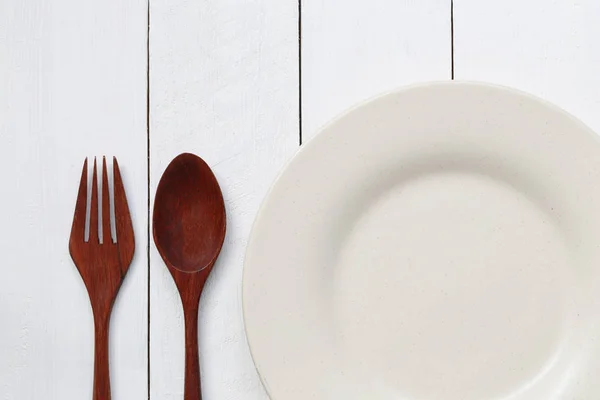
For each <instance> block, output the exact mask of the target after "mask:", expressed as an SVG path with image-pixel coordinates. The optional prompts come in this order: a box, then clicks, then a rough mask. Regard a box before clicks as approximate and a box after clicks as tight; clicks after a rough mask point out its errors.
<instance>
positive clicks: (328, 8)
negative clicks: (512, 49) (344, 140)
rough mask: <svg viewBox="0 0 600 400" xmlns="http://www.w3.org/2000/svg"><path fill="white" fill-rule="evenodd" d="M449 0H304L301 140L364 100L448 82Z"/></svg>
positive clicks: (309, 136) (449, 52)
mask: <svg viewBox="0 0 600 400" xmlns="http://www.w3.org/2000/svg"><path fill="white" fill-rule="evenodd" d="M450 43H451V41H450V0H426V1H410V0H400V1H398V0H374V1H363V0H354V1H344V2H343V4H342V3H340V2H337V1H331V0H304V1H303V2H302V48H303V51H302V128H303V139H304V141H306V140H309V139H310V138H311V137H313V136H314V135H315V134H316V133H317V132H318V130H319V129H320V128H321V127H322V126H323V125H324V124H326V123H327V122H328V121H329V120H331V119H332V118H334V117H335V116H337V115H339V114H340V113H341V112H343V111H345V110H346V109H348V107H352V106H354V105H355V104H357V103H359V102H362V101H364V100H365V99H367V98H370V97H372V96H375V95H378V94H380V93H382V92H388V91H390V90H393V89H395V88H397V87H399V86H404V85H408V84H413V83H415V82H421V81H431V80H445V79H450V71H451V63H450V54H451V51H450Z"/></svg>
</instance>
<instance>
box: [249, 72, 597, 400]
mask: <svg viewBox="0 0 600 400" xmlns="http://www.w3.org/2000/svg"><path fill="white" fill-rule="evenodd" d="M243 300H244V317H245V324H246V330H247V335H248V340H249V344H250V348H251V352H252V356H253V358H254V361H255V364H256V366H257V368H258V371H259V373H260V375H261V377H262V380H263V382H264V384H265V386H266V388H267V391H268V392H269V394H270V396H271V398H272V399H273V400H306V399H312V400H331V399H344V400H349V399H357V400H359V399H360V400H364V399H369V400H374V399H382V400H387V399H390V400H391V399H400V400H417V399H419V400H482V399H495V400H500V399H502V400H509V399H510V400H525V399H526V400H549V399H557V400H558V399H598V398H600V383H599V382H600V380H599V377H600V138H599V137H597V136H596V135H595V134H594V133H593V132H592V131H591V130H590V129H588V128H587V127H586V126H584V125H583V124H582V123H580V122H578V121H577V120H576V119H574V118H573V117H571V116H570V115H568V114H567V113H565V112H563V111H561V110H560V109H558V108H556V107H554V106H552V105H550V104H548V103H546V102H544V101H542V100H539V99H537V98H534V97H532V96H529V95H526V94H523V93H519V92H516V91H513V90H509V89H505V88H500V87H494V86H487V85H481V84H471V83H450V82H448V83H436V84H428V85H422V86H417V87H411V88H408V89H404V90H401V91H398V92H394V93H391V94H387V95H384V96H382V97H379V98H376V99H374V100H371V101H369V102H367V103H365V104H362V105H361V106H359V107H357V108H354V109H353V110H351V111H349V112H348V113H346V114H344V115H343V116H342V117H340V118H338V119H337V120H335V121H334V122H333V123H331V124H330V125H328V126H327V127H325V128H324V129H323V131H322V132H321V133H320V134H319V135H317V136H316V137H315V138H314V139H313V140H312V141H310V142H309V143H308V144H306V145H305V146H303V147H302V148H301V150H300V151H299V152H298V154H297V155H296V156H295V157H294V159H293V160H292V161H291V162H290V163H289V164H288V165H287V167H286V168H285V170H284V171H283V173H282V174H281V175H280V177H279V178H278V179H277V181H276V183H275V184H274V186H273V187H272V189H271V190H270V192H269V194H268V195H267V197H266V199H265V201H264V203H263V205H262V207H261V210H260V212H259V214H258V217H257V219H256V222H255V225H254V228H253V230H252V234H251V238H250V241H249V244H248V250H247V255H246V262H245V269H244V282H243Z"/></svg>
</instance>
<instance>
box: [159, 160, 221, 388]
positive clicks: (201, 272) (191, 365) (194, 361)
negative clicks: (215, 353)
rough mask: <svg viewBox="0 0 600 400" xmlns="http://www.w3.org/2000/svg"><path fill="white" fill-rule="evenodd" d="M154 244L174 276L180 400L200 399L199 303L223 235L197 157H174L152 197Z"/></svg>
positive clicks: (213, 182) (217, 206) (213, 190)
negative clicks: (181, 363)
mask: <svg viewBox="0 0 600 400" xmlns="http://www.w3.org/2000/svg"><path fill="white" fill-rule="evenodd" d="M153 234H154V243H155V244H156V247H157V248H158V252H159V253H160V255H161V256H162V258H163V260H164V261H165V264H166V265H167V267H168V268H169V271H171V275H172V276H173V279H174V280H175V284H176V285H177V289H178V290H179V295H180V296H181V302H182V304H183V312H184V316H185V390H184V396H183V397H184V399H185V400H201V399H202V392H201V388H200V364H199V360H198V304H199V302H200V295H201V294H202V289H203V288H204V284H205V282H206V278H208V275H209V274H210V271H211V269H212V267H213V265H214V264H215V261H216V259H217V256H218V255H219V252H220V251H221V247H222V246H223V240H224V239H225V204H224V203H223V195H222V194H221V188H220V187H219V183H218V182H217V179H216V178H215V175H214V174H213V173H212V171H211V169H210V167H209V166H208V165H207V164H206V163H205V162H204V160H202V159H201V158H200V157H198V156H195V155H194V154H189V153H184V154H180V155H179V156H177V157H176V158H175V159H174V160H173V161H171V163H170V164H169V166H168V167H167V169H166V170H165V172H164V173H163V176H162V178H161V179H160V182H159V184H158V188H157V190H156V197H155V199H154V214H153Z"/></svg>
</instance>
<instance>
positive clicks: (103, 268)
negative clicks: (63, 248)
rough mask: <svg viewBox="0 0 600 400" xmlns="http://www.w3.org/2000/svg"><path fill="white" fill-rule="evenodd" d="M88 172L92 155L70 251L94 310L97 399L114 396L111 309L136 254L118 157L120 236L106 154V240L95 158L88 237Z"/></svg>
mask: <svg viewBox="0 0 600 400" xmlns="http://www.w3.org/2000/svg"><path fill="white" fill-rule="evenodd" d="M87 176H88V172H87V158H86V160H85V162H84V163H83V172H82V173H81V181H80V183H79V194H78V195H77V203H76V205H75V215H74V217H73V226H72V228H71V238H70V240H69V252H70V253H71V258H72V259H73V262H75V265H76V266H77V269H78V270H79V273H80V274H81V277H82V278H83V282H84V283H85V286H86V288H87V291H88V295H89V296H90V302H91V304H92V312H93V314H94V330H95V342H94V346H95V354H94V392H93V393H94V400H110V374H109V369H108V332H109V323H110V312H111V310H112V306H113V303H114V301H115V298H116V297H117V292H118V291H119V288H120V287H121V283H122V282H123V278H124V277H125V273H126V272H127V269H128V268H129V264H130V263H131V259H132V258H133V251H134V247H135V242H134V238H133V226H132V224H131V217H130V216H129V207H128V206H127V198H126V197H125V189H124V188H123V181H122V180H121V173H120V171H119V164H117V159H116V158H113V177H114V208H115V222H116V232H117V237H116V241H113V240H112V238H111V229H110V205H109V190H108V175H107V171H106V159H105V158H103V159H102V241H100V236H99V227H98V178H97V173H96V159H94V172H93V174H92V198H91V200H90V202H91V206H90V231H89V239H88V241H87V242H86V241H85V217H86V200H87V179H88V178H87Z"/></svg>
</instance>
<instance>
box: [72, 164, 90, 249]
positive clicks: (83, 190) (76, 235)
mask: <svg viewBox="0 0 600 400" xmlns="http://www.w3.org/2000/svg"><path fill="white" fill-rule="evenodd" d="M87 165H88V160H87V157H86V159H85V161H84V162H83V171H81V180H80V181H79V191H78V193H77V202H76V203H75V214H74V215H73V226H72V227H71V240H77V241H83V240H84V239H85V208H86V205H87V176H88V175H87V174H88V172H87V171H88V169H87Z"/></svg>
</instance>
